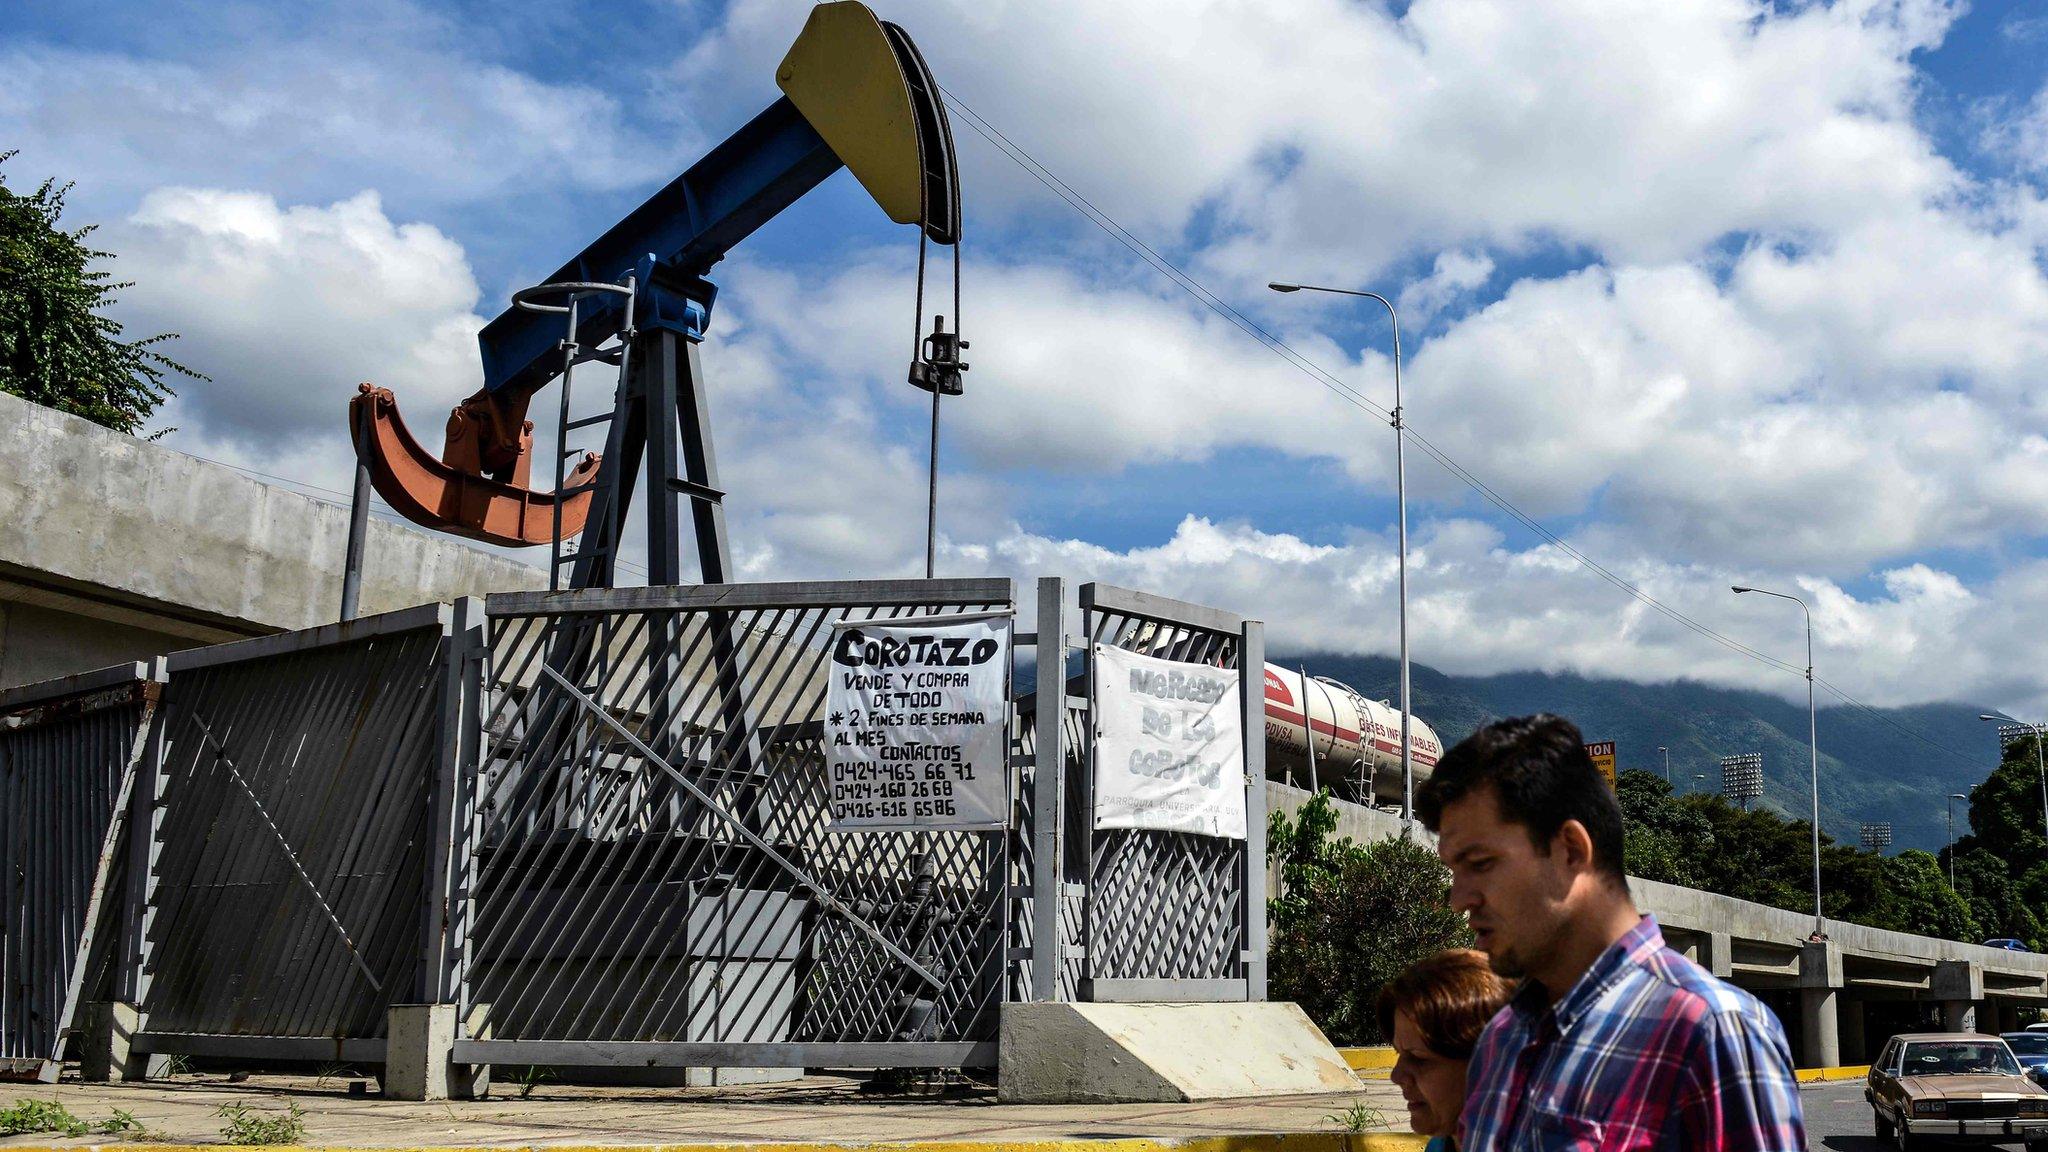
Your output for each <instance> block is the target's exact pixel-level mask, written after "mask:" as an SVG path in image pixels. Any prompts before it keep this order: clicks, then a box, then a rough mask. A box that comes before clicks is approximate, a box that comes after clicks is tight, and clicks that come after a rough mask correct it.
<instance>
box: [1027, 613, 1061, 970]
mask: <svg viewBox="0 0 2048 1152" xmlns="http://www.w3.org/2000/svg"><path fill="white" fill-rule="evenodd" d="M1034 678H1035V680H1036V682H1037V684H1036V694H1035V703H1034V705H1033V707H1034V708H1035V709H1036V712H1035V713H1034V715H1033V718H1032V726H1033V727H1032V731H1033V733H1034V741H1035V745H1036V746H1035V748H1034V750H1033V755H1032V777H1031V998H1032V999H1033V1000H1037V1001H1051V1000H1057V999H1059V988H1060V985H1059V980H1060V961H1061V957H1060V902H1061V900H1062V899H1063V897H1062V895H1061V883H1060V878H1061V875H1062V873H1063V872H1064V870H1065V869H1064V863H1063V861H1062V859H1061V851H1062V846H1061V843H1060V821H1061V820H1062V819H1064V818H1065V810H1066V804H1065V799H1064V797H1063V795H1062V793H1063V791H1064V789H1063V785H1064V783H1065V781H1066V775H1067V726H1066V718H1067V598H1066V586H1065V584H1064V583H1063V582H1062V581H1061V580H1060V578H1059V577H1057V576H1042V577H1040V578H1039V581H1038V668H1037V671H1036V673H1035V677H1034Z"/></svg>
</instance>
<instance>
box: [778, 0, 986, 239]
mask: <svg viewBox="0 0 2048 1152" xmlns="http://www.w3.org/2000/svg"><path fill="white" fill-rule="evenodd" d="M775 82H776V84H777V85H778V86H779V87H781V89H782V92H783V94H784V95H785V96H788V97H789V100H790V103H792V104H795V105H796V107H797V111H799V112H801V113H803V116H804V119H805V120H808V121H810V124H811V127H812V128H815V129H817V132H818V135H819V136H822V137H824V139H825V143H826V144H827V145H829V146H830V147H831V149H832V151H833V152H835V153H837V154H838V156H839V159H840V160H842V161H844V162H845V164H846V167H847V168H848V169H850V170H851V171H852V172H853V175H854V178H855V179H857V180H859V181H860V183H861V186H862V187H863V188H866V189H867V190H868V195H870V196H872V197H874V198H875V203H877V204H879V205H881V206H882V211H883V212H884V213H886V214H887V215H888V217H889V219H891V220H894V221H895V222H896V223H898V224H922V225H923V226H924V230H925V234H926V235H927V236H928V237H930V238H931V240H932V241H933V242H934V243H938V244H952V243H955V242H956V241H957V240H958V239H959V236H960V173H959V168H958V165H957V164H956V163H955V161H954V157H953V136H952V130H951V127H950V125H948V123H947V121H946V109H945V104H944V102H943V100H942V99H941V98H940V95H939V90H938V84H937V83H936V82H935V81H934V80H933V79H932V75H931V71H930V70H929V69H928V68H926V67H925V63H924V57H923V56H921V55H919V53H918V51H917V46H916V45H915V44H912V43H911V41H910V36H909V35H908V34H907V33H905V32H904V31H903V29H901V28H899V27H897V26H896V25H894V24H889V23H886V22H884V21H881V20H878V19H876V18H875V14H874V13H873V12H872V11H869V9H868V7H867V5H865V4H862V3H860V2H859V0H840V2H838V3H832V4H820V5H818V6H817V7H815V8H813V9H811V15H810V19H809V20H807V21H806V22H805V23H804V30H803V33H802V34H801V35H799V36H798V37H797V38H796V43H794V44H792V45H790V48H789V53H788V55H786V56H784V57H783V58H782V64H781V65H780V66H779V67H777V68H776V70H775Z"/></svg>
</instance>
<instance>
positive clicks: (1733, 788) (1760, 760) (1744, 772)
mask: <svg viewBox="0 0 2048 1152" xmlns="http://www.w3.org/2000/svg"><path fill="white" fill-rule="evenodd" d="M1763 794H1764V754H1763V753H1761V752H1744V753H1742V754H1741V755H1739V756H1723V757H1721V795H1723V796H1725V797H1727V798H1728V800H1729V801H1730V802H1731V803H1733V804H1735V805H1736V806H1737V807H1739V808H1741V809H1742V810H1743V811H1744V812H1747V811H1749V806H1750V804H1751V802H1753V801H1755V800H1756V799H1758V798H1759V797H1761V796H1762V795H1763Z"/></svg>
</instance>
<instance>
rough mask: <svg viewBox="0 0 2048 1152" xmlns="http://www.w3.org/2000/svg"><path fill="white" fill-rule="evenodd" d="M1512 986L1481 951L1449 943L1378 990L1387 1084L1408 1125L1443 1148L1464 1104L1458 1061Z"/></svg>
mask: <svg viewBox="0 0 2048 1152" xmlns="http://www.w3.org/2000/svg"><path fill="white" fill-rule="evenodd" d="M1513 991H1514V989H1513V987H1512V986H1511V985H1510V984H1508V982H1507V981H1505V980H1503V979H1501V978H1500V977H1499V976H1498V975H1495V974H1494V971H1493V969H1492V967H1490V966H1489V965H1488V963H1487V959H1486V954H1485V953H1483V952H1475V951H1472V950H1471V949H1469V948H1453V949H1451V950H1450V951H1448V952H1439V953H1437V954H1436V955H1434V956H1430V957H1426V958H1425V959H1422V960H1417V961H1416V962H1415V963H1413V964H1410V965H1409V966H1408V968H1407V969H1406V970H1405V971H1403V972H1402V973H1401V974H1400V975H1399V976H1396V977H1394V978H1393V979H1392V980H1390V981H1388V982H1387V985H1386V987H1384V988H1382V989H1380V1000H1379V1018H1380V1030H1381V1031H1382V1032H1384V1033H1386V1034H1387V1035H1388V1036H1389V1037H1391V1038H1392V1040H1393V1045H1394V1071H1393V1081H1394V1086H1395V1087H1397V1088H1399V1089H1400V1090H1401V1098H1402V1099H1403V1100H1404V1101H1406V1102H1407V1104H1408V1126H1409V1127H1410V1128H1412V1129H1414V1130H1415V1131H1416V1132H1418V1133H1421V1134H1422V1135H1424V1136H1428V1137H1430V1138H1431V1139H1430V1141H1429V1149H1428V1152H1449V1150H1450V1149H1452V1148H1453V1147H1454V1145H1453V1143H1452V1139H1453V1137H1454V1136H1456V1134H1457V1131H1458V1113H1459V1112H1460V1111H1462V1110H1463V1109H1464V1107H1465V1065H1466V1063H1467V1062H1468V1061H1470V1060H1471V1059H1472V1048H1473V1045H1474V1044H1476V1043H1477V1042H1478V1040H1479V1033H1480V1030H1481V1029H1483V1028H1485V1027H1486V1022H1487V1021H1488V1020H1491V1019H1493V1015H1494V1013H1496V1012H1499V1011H1500V1010H1501V1008H1502V1007H1504V1006H1505V1005H1506V1004H1507V1002H1508V997H1509V995H1510V994H1511V993H1512V992H1513Z"/></svg>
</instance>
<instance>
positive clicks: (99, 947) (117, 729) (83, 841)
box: [0, 664, 163, 1081]
mask: <svg viewBox="0 0 2048 1152" xmlns="http://www.w3.org/2000/svg"><path fill="white" fill-rule="evenodd" d="M162 679H163V673H162V669H161V666H146V665H143V664H124V665H119V666H116V667H113V668H107V669H103V670H101V671H98V672H89V673H85V674H83V675H79V676H73V677H69V678H67V679H63V680H52V681H48V682H45V683H42V684H33V685H29V686H27V687H23V688H16V689H12V690H9V691H7V692H0V925H4V928H5V932H4V937H0V1072H7V1073H10V1074H14V1075H23V1074H26V1075H32V1076H35V1077H36V1078H38V1079H41V1080H45V1081H54V1080H55V1079H56V1078H57V1070H58V1067H59V1064H58V1062H59V1060H60V1059H61V1058H62V1055H63V1050H64V1041H65V1039H66V1037H67V1036H68V1034H69V1033H70V1031H71V1029H72V1027H73V1023H74V1020H75V1019H76V1017H77V1016H78V1012H79V1003H80V1000H81V998H82V996H83V995H85V994H86V993H87V991H88V982H87V976H88V973H89V972H91V971H92V970H93V969H94V967H95V963H94V962H95V961H96V960H100V961H103V960H104V958H105V957H106V956H107V955H110V954H111V952H112V950H113V947H112V946H113V937H114V936H115V935H116V932H117V930H118V924H119V915H118V914H119V910H120V906H121V902H120V893H119V892H118V891H117V890H116V889H117V888H118V877H117V874H116V866H117V859H118V857H119V855H120V853H119V847H120V844H121V833H122V829H123V827H124V821H123V819H122V817H123V815H124V814H125V811H126V808H127V804H128V797H129V793H130V790H131V788H132V785H133V781H134V778H135V772H136V766H137V763H138V761H139V759H140V757H141V754H142V749H143V745H144V743H145V737H146V735H147V733H148V731H149V726H150V722H151V717H152V716H153V714H154V712H155V710H156V707H157V699H158V691H159V689H160V688H161V686H162V685H161V681H162Z"/></svg>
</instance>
